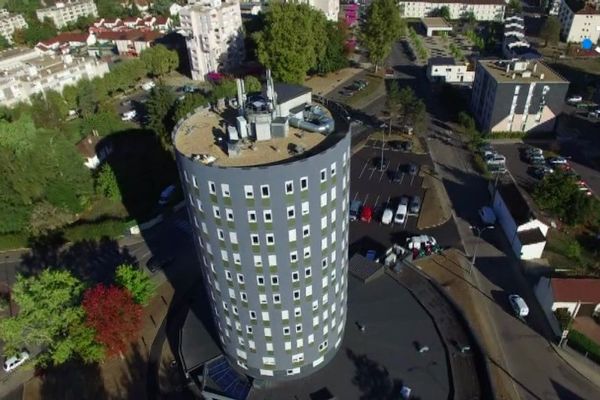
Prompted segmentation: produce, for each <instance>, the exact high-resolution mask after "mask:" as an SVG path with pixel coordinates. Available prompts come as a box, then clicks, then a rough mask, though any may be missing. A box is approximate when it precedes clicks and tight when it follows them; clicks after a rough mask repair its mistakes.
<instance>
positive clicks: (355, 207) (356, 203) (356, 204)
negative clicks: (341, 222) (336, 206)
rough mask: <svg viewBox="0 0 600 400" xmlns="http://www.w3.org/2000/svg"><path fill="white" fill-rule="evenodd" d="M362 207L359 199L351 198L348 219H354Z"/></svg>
mask: <svg viewBox="0 0 600 400" xmlns="http://www.w3.org/2000/svg"><path fill="white" fill-rule="evenodd" d="M361 208H362V203H361V202H360V200H353V201H352V203H350V221H356V220H357V219H358V217H359V215H360V209H361Z"/></svg>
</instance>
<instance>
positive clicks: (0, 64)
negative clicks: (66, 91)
mask: <svg viewBox="0 0 600 400" xmlns="http://www.w3.org/2000/svg"><path fill="white" fill-rule="evenodd" d="M106 73H108V64H107V63H106V62H104V61H99V60H96V59H94V58H90V57H74V56H72V55H70V54H67V55H64V56H55V55H52V56H47V55H44V54H41V53H40V51H39V50H37V49H23V48H16V49H9V50H4V51H2V52H0V104H2V105H4V106H14V105H15V104H17V103H19V102H27V101H29V97H30V96H31V95H33V94H35V93H42V92H45V91H48V90H55V91H57V92H62V90H63V88H64V87H65V86H67V85H74V84H76V83H77V82H78V81H79V80H81V79H93V78H95V77H101V76H103V75H104V74H106Z"/></svg>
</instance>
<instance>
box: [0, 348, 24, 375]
mask: <svg viewBox="0 0 600 400" xmlns="http://www.w3.org/2000/svg"><path fill="white" fill-rule="evenodd" d="M29 357H30V356H29V352H28V351H27V350H23V351H21V352H20V353H19V354H17V355H14V356H12V357H9V358H7V359H6V360H5V361H4V365H3V366H2V367H3V368H4V370H5V371H6V372H10V371H12V370H14V369H16V368H18V367H20V366H21V365H23V363H24V362H25V361H27V360H29Z"/></svg>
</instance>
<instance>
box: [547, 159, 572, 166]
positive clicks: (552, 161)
mask: <svg viewBox="0 0 600 400" xmlns="http://www.w3.org/2000/svg"><path fill="white" fill-rule="evenodd" d="M548 162H549V163H550V164H552V165H563V164H567V163H568V162H569V161H568V160H567V159H566V158H564V157H552V158H551V159H549V160H548Z"/></svg>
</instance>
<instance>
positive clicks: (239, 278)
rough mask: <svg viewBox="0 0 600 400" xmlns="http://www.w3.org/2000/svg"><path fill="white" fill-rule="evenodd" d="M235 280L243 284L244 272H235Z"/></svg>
mask: <svg viewBox="0 0 600 400" xmlns="http://www.w3.org/2000/svg"><path fill="white" fill-rule="evenodd" d="M237 281H238V283H239V284H241V285H243V284H244V283H245V282H246V281H245V280H244V274H237Z"/></svg>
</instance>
